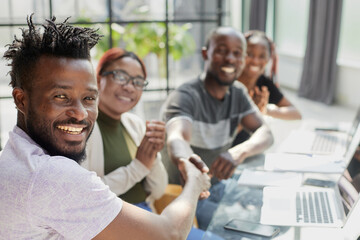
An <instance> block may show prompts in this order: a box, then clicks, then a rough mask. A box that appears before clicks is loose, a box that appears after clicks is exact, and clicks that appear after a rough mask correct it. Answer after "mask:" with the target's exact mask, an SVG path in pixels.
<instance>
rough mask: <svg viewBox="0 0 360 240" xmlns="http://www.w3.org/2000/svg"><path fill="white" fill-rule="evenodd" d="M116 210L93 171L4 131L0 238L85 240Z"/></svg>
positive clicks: (23, 136) (0, 164)
mask: <svg viewBox="0 0 360 240" xmlns="http://www.w3.org/2000/svg"><path fill="white" fill-rule="evenodd" d="M121 208H122V201H121V199H119V198H118V197H117V196H116V195H115V194H114V193H112V192H111V191H110V190H109V187H108V186H106V185H105V184H104V183H103V182H102V181H101V179H100V178H99V177H97V176H96V174H95V173H94V172H89V171H87V170H85V169H84V168H82V167H80V166H79V164H78V163H76V162H75V161H73V160H71V159H69V158H66V157H63V156H49V155H47V154H46V153H45V152H44V150H43V149H42V148H41V147H39V146H38V145H37V144H36V143H35V142H34V141H33V140H32V139H31V138H30V137H29V136H28V135H27V134H26V133H25V132H24V131H22V130H21V129H20V128H18V127H15V128H14V130H13V131H12V132H10V136H9V141H8V142H7V144H6V146H5V148H4V150H3V151H2V154H1V156H0V239H91V238H93V237H95V236H96V235H97V234H98V233H100V232H101V231H102V230H103V229H104V228H105V227H106V226H107V225H108V224H109V223H111V221H112V220H113V219H114V218H115V217H116V216H117V215H118V213H119V212H120V210H121Z"/></svg>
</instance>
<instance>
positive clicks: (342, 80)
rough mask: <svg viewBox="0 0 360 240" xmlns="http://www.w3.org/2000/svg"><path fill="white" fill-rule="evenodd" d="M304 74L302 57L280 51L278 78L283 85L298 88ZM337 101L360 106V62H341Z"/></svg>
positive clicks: (338, 74) (338, 75)
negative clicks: (352, 63) (356, 63)
mask: <svg viewBox="0 0 360 240" xmlns="http://www.w3.org/2000/svg"><path fill="white" fill-rule="evenodd" d="M301 74H302V58H301V57H296V56H289V55H286V54H281V53H279V73H278V80H279V81H280V85H281V86H282V87H286V88H290V89H293V90H297V89H298V88H299V85H300V80H301ZM337 80H338V83H337V87H336V96H335V103H336V104H339V105H344V106H346V107H350V108H357V107H358V106H360V96H359V92H360V64H359V66H354V65H353V66H349V65H345V64H339V68H338V73H337Z"/></svg>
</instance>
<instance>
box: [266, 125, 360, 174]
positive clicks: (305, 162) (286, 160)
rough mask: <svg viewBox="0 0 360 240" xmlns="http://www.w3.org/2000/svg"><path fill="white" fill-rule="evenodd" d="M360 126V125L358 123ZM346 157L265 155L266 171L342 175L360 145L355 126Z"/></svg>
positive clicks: (358, 131)
mask: <svg viewBox="0 0 360 240" xmlns="http://www.w3.org/2000/svg"><path fill="white" fill-rule="evenodd" d="M357 124H358V125H359V123H357ZM352 129H354V130H355V133H353V132H351V133H349V135H351V141H350V142H349V144H348V146H347V149H346V153H345V156H338V155H336V154H334V155H313V154H294V153H267V154H265V161H264V170H266V171H280V172H283V171H285V172H312V173H340V174H341V173H342V172H343V171H344V169H345V168H346V167H347V166H348V164H349V163H350V161H351V159H352V158H353V155H354V153H355V151H356V148H357V147H358V145H359V143H360V127H355V126H353V127H352Z"/></svg>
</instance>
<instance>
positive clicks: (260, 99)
mask: <svg viewBox="0 0 360 240" xmlns="http://www.w3.org/2000/svg"><path fill="white" fill-rule="evenodd" d="M269 95H270V93H269V90H268V88H267V87H266V86H262V87H261V91H260V89H259V87H257V86H256V87H255V88H254V90H253V91H252V92H251V94H250V96H251V97H252V99H253V100H254V103H255V104H256V105H257V107H258V108H259V110H260V112H261V113H263V114H266V111H267V105H268V103H269Z"/></svg>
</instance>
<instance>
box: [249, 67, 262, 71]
mask: <svg viewBox="0 0 360 240" xmlns="http://www.w3.org/2000/svg"><path fill="white" fill-rule="evenodd" d="M250 70H251V71H259V70H260V67H258V66H251V67H250Z"/></svg>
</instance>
